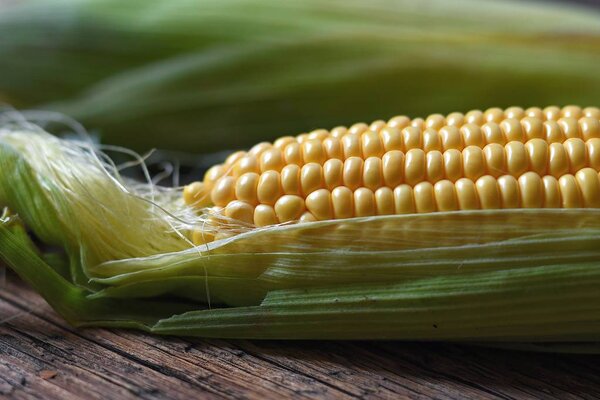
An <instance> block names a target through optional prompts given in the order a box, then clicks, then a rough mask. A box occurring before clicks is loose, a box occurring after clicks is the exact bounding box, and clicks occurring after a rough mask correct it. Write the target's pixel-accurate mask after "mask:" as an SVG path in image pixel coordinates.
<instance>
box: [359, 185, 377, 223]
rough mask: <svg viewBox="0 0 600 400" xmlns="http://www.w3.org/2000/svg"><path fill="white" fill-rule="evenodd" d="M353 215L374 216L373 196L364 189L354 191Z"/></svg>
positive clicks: (370, 191)
mask: <svg viewBox="0 0 600 400" xmlns="http://www.w3.org/2000/svg"><path fill="white" fill-rule="evenodd" d="M354 215H356V216H357V217H368V216H371V215H375V194H374V193H373V191H372V190H371V189H367V188H364V187H361V188H358V189H356V190H355V191H354Z"/></svg>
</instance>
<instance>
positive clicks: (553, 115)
mask: <svg viewBox="0 0 600 400" xmlns="http://www.w3.org/2000/svg"><path fill="white" fill-rule="evenodd" d="M542 112H543V113H544V118H546V121H556V120H558V119H559V118H560V108H558V107H556V106H550V107H546V108H544V110H543V111H542Z"/></svg>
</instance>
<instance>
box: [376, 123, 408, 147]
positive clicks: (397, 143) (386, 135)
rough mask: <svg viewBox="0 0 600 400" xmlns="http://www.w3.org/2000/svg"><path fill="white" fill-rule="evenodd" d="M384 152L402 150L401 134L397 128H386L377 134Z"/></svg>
mask: <svg viewBox="0 0 600 400" xmlns="http://www.w3.org/2000/svg"><path fill="white" fill-rule="evenodd" d="M379 136H380V137H381V142H382V143H383V148H384V149H385V151H392V150H402V149H403V148H404V146H403V144H402V132H400V130H399V129H398V128H391V127H387V128H384V129H382V130H381V132H379Z"/></svg>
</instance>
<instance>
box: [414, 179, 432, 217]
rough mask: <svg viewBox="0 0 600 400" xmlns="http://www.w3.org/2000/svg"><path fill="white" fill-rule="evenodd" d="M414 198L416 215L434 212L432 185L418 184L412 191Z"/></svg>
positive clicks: (427, 183) (426, 183)
mask: <svg viewBox="0 0 600 400" xmlns="http://www.w3.org/2000/svg"><path fill="white" fill-rule="evenodd" d="M413 193H414V196H415V208H416V209H417V212H418V213H429V212H434V211H436V208H435V196H434V194H433V185H432V184H431V183H430V182H427V181H425V182H420V183H418V184H416V185H415V187H414V189H413Z"/></svg>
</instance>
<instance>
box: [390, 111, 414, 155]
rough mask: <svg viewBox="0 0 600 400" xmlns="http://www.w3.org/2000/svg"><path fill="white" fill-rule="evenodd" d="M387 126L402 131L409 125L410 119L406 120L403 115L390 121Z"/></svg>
mask: <svg viewBox="0 0 600 400" xmlns="http://www.w3.org/2000/svg"><path fill="white" fill-rule="evenodd" d="M387 124H388V126H389V127H390V128H397V129H399V130H402V129H404V128H406V127H407V126H409V125H410V118H408V117H407V116H405V115H399V116H397V117H394V118H392V119H390V120H389V121H388V123H387ZM398 150H401V149H398Z"/></svg>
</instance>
